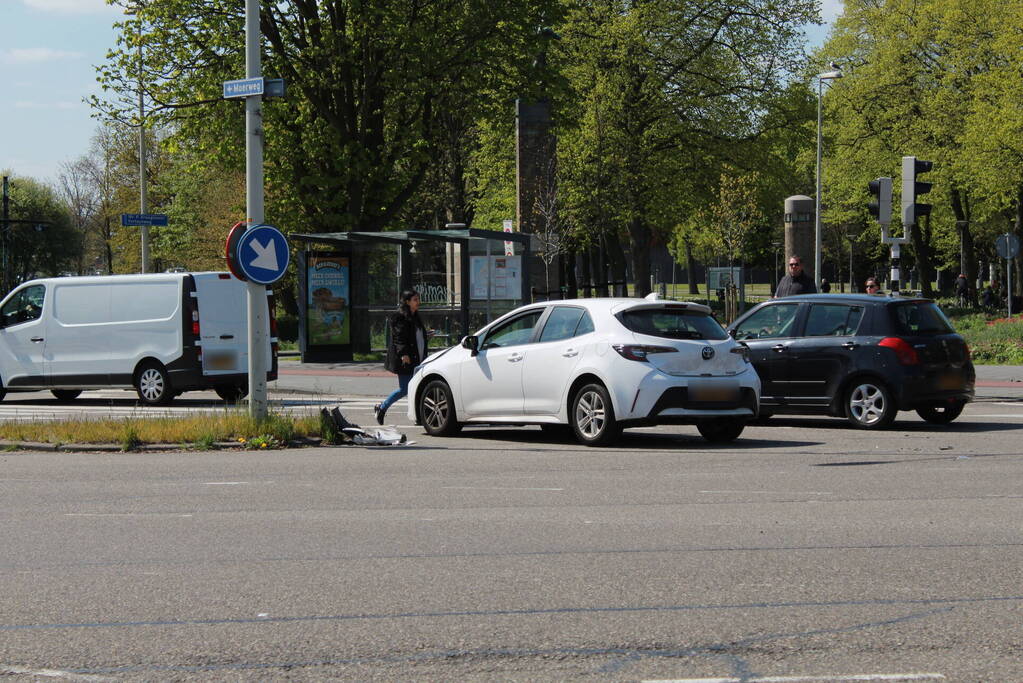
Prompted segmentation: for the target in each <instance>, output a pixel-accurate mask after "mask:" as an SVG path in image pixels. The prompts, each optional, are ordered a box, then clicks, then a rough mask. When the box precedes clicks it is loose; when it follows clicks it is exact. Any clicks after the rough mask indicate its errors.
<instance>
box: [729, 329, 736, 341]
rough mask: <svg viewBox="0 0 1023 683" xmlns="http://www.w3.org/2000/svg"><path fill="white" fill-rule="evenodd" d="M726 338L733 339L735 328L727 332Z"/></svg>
mask: <svg viewBox="0 0 1023 683" xmlns="http://www.w3.org/2000/svg"><path fill="white" fill-rule="evenodd" d="M728 336H729V337H731V338H732V339H735V328H734V327H733V328H732V329H730V330H728Z"/></svg>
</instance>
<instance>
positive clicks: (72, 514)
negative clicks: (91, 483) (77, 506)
mask: <svg viewBox="0 0 1023 683" xmlns="http://www.w3.org/2000/svg"><path fill="white" fill-rule="evenodd" d="M64 516H65V517H191V516H192V514H191V513H189V512H66V513H64Z"/></svg>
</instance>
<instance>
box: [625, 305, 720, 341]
mask: <svg viewBox="0 0 1023 683" xmlns="http://www.w3.org/2000/svg"><path fill="white" fill-rule="evenodd" d="M618 319H619V320H621V321H622V324H623V325H625V327H627V328H628V329H630V330H632V331H633V332H636V333H638V334H648V335H650V336H652V337H664V338H665V339H725V338H727V336H728V335H727V334H725V331H724V330H723V329H722V328H721V325H719V324H718V322H717V321H716V320H714V318H712V317H710V316H709V315H707V314H706V313H703V312H701V311H690V310H686V309H683V308H640V309H635V310H631V311H625V312H623V313H621V314H619V317H618Z"/></svg>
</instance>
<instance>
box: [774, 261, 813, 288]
mask: <svg viewBox="0 0 1023 683" xmlns="http://www.w3.org/2000/svg"><path fill="white" fill-rule="evenodd" d="M816 293H817V287H816V286H815V285H814V284H813V280H811V279H810V276H809V275H807V274H806V273H805V272H804V271H803V259H801V258H800V257H798V256H790V257H789V272H788V275H786V276H785V277H783V278H782V279H781V280H779V281H778V288H777V289H775V290H774V298H775V299H779V298H781V297H783V296H795V295H797V294H816Z"/></svg>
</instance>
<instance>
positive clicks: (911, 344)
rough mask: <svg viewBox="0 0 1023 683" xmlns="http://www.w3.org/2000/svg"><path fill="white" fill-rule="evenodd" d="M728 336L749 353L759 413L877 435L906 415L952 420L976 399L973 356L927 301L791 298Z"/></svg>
mask: <svg viewBox="0 0 1023 683" xmlns="http://www.w3.org/2000/svg"><path fill="white" fill-rule="evenodd" d="M728 333H729V334H730V335H732V336H733V337H735V339H736V340H738V341H741V342H743V343H745V344H746V345H747V346H748V347H749V349H750V356H751V360H752V362H753V366H754V367H755V368H756V370H757V374H759V375H760V381H761V383H762V385H763V386H762V390H761V398H760V412H761V416H769V415H771V414H773V413H799V414H824V415H833V416H836V417H847V418H848V419H849V421H850V422H852V423H853V424H854V425H856V426H857V427H861V428H864V429H881V428H884V427H887V426H888V425H890V424H891V422H892V420H894V419H895V414H896V413H897V412H898V411H900V410H916V412H917V413H918V414H919V415H920V417H922V418H923V419H925V420H927V421H928V422H932V423H935V424H947V423H949V422H951V421H952V420H954V419H955V418H956V417H958V416H959V413H961V412H962V410H963V406H964V405H966V403H967V402H968V401H971V400H973V394H974V383H975V381H976V373H975V372H974V369H973V363H972V362H970V350H969V348H968V347H967V345H966V342H965V341H964V340H963V338H962V337H960V336H959V335H958V334H956V332H955V330H954V329H953V328H952V324H951V323H950V322H949V321H948V318H946V317H945V314H944V313H942V312H941V309H940V308H938V305H937V304H935V303H934V302H933V301H931V300H929V299H918V298H909V297H905V298H904V297H887V296H877V295H870V294H848V295H846V294H807V295H802V296H792V297H785V298H781V299H774V300H772V301H768V302H766V303H763V304H760V305H759V306H757V307H756V308H753V309H751V310H750V311H749V312H748V313H746V314H745V315H743V316H741V317H739V318H738V319H737V320H736V321H735V322H734V323H733V324H732V325H730V326H729V327H728Z"/></svg>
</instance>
